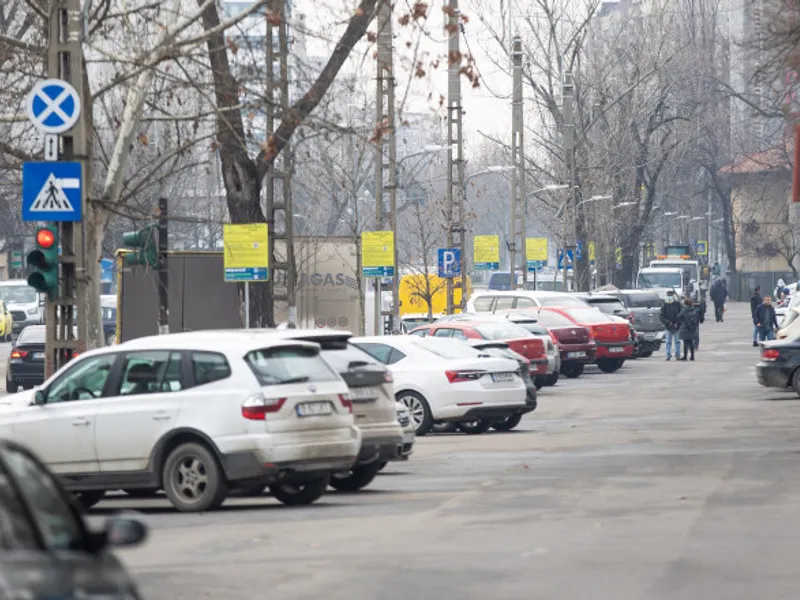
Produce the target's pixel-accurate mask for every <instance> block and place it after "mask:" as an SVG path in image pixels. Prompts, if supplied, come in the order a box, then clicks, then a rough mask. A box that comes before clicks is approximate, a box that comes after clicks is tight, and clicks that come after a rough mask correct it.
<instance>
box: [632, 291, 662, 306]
mask: <svg viewBox="0 0 800 600" xmlns="http://www.w3.org/2000/svg"><path fill="white" fill-rule="evenodd" d="M627 300H628V306H630V307H631V308H661V298H659V297H658V294H629V295H628V296H627Z"/></svg>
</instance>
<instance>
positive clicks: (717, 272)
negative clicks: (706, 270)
mask: <svg viewBox="0 0 800 600" xmlns="http://www.w3.org/2000/svg"><path fill="white" fill-rule="evenodd" d="M721 272H722V269H720V267H719V263H718V262H715V263H714V266H713V267H711V274H712V275H713V276H714V277H719V276H720V273H721Z"/></svg>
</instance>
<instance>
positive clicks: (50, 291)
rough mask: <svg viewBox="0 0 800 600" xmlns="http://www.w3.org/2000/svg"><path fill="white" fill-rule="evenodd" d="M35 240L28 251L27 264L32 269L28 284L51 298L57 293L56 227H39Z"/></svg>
mask: <svg viewBox="0 0 800 600" xmlns="http://www.w3.org/2000/svg"><path fill="white" fill-rule="evenodd" d="M35 242H36V248H35V249H34V250H31V251H30V252H28V266H29V267H31V268H33V269H34V271H33V273H31V274H30V275H29V276H28V285H29V286H31V287H32V288H34V289H35V290H36V291H37V292H41V293H43V294H47V297H48V298H50V300H53V299H54V298H55V297H56V296H57V295H58V228H57V227H56V226H55V225H43V226H42V227H39V228H38V229H37V230H36V239H35Z"/></svg>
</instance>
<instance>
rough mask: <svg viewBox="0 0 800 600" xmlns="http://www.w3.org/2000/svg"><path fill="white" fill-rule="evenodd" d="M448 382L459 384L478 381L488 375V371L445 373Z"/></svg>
mask: <svg viewBox="0 0 800 600" xmlns="http://www.w3.org/2000/svg"><path fill="white" fill-rule="evenodd" d="M444 374H445V375H447V381H449V382H450V383H459V382H462V381H477V380H478V379H480V378H481V377H483V376H484V375H485V374H486V371H445V372H444Z"/></svg>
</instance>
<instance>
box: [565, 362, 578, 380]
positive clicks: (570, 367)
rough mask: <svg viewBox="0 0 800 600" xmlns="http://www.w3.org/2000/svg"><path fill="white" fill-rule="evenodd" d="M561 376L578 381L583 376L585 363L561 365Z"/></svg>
mask: <svg viewBox="0 0 800 600" xmlns="http://www.w3.org/2000/svg"><path fill="white" fill-rule="evenodd" d="M561 374H562V375H564V377H566V378H567V379H577V378H578V377H580V376H581V375H583V363H567V364H565V365H561Z"/></svg>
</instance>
